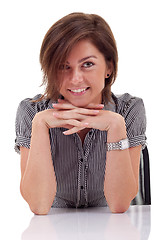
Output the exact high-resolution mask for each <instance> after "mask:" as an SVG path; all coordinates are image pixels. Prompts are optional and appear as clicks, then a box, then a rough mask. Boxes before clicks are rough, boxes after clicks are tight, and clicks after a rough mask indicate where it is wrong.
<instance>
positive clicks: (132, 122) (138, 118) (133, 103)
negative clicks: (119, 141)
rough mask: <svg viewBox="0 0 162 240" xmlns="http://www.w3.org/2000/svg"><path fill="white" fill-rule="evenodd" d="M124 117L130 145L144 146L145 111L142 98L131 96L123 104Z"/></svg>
mask: <svg viewBox="0 0 162 240" xmlns="http://www.w3.org/2000/svg"><path fill="white" fill-rule="evenodd" d="M124 118H125V122H126V128H127V136H128V139H129V144H130V147H135V146H138V145H142V149H144V148H145V146H146V135H145V134H146V113H145V107H144V103H143V100H142V99H141V98H137V97H132V98H130V99H129V101H128V102H126V103H125V106H124Z"/></svg>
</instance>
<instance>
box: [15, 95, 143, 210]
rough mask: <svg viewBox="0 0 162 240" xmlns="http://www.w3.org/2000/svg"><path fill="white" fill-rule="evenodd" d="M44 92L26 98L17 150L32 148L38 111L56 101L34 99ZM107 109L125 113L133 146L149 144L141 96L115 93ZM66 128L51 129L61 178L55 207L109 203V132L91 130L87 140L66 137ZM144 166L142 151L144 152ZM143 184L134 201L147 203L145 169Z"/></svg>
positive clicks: (20, 114) (20, 115)
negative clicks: (106, 177) (106, 180)
mask: <svg viewBox="0 0 162 240" xmlns="http://www.w3.org/2000/svg"><path fill="white" fill-rule="evenodd" d="M40 96H41V95H37V96H35V97H34V98H27V99H25V100H23V101H22V102H21V103H20V104H19V106H18V110H17V115H16V139H15V150H16V152H18V153H20V146H24V147H26V148H30V140H31V129H32V120H33V118H34V116H35V114H36V113H38V112H40V111H43V110H46V109H52V103H53V102H52V100H47V99H44V100H42V101H39V102H32V101H31V100H36V99H38V98H39V97H40ZM103 109H104V110H109V111H113V112H116V113H119V114H121V115H122V116H123V117H124V119H125V123H126V129H127V137H128V139H129V145H130V147H135V146H138V145H141V146H142V149H144V148H145V145H146V136H145V131H146V116H145V108H144V104H143V101H142V99H141V98H137V97H133V96H131V95H130V94H128V93H125V94H123V95H120V96H116V95H114V94H112V102H111V103H109V104H108V105H105V106H104V108H103ZM65 130H66V129H65V128H62V127H60V128H51V129H49V134H50V144H51V155H52V161H53V166H54V171H55V175H56V181H57V192H56V196H55V199H54V202H53V205H52V207H93V206H107V202H106V199H105V196H104V175H105V164H106V141H107V132H106V131H100V130H98V129H91V130H90V131H89V132H88V133H87V135H86V137H85V139H84V143H83V144H82V141H81V139H80V137H79V135H78V134H77V133H75V134H72V135H68V136H65V135H64V134H63V131H65ZM141 165H142V151H141ZM140 174H141V176H140V178H139V179H140V183H139V184H140V186H139V192H138V194H137V196H136V198H135V199H134V200H133V201H132V204H143V203H144V200H143V198H142V195H143V194H142V187H141V186H142V182H141V181H142V174H143V173H142V172H140Z"/></svg>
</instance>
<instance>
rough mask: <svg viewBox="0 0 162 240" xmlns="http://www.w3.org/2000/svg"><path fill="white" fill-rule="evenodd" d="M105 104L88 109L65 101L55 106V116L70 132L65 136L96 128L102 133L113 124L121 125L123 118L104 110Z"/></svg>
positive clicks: (60, 101)
mask: <svg viewBox="0 0 162 240" xmlns="http://www.w3.org/2000/svg"><path fill="white" fill-rule="evenodd" d="M103 107H104V105H103V104H89V105H88V106H86V108H82V107H76V106H74V105H72V104H71V103H69V102H67V101H65V100H59V101H58V103H56V104H53V108H54V110H55V111H54V112H53V115H54V117H55V118H56V119H58V120H59V119H60V120H62V123H63V124H62V127H64V128H68V129H69V130H66V131H64V132H63V133H64V134H65V135H70V134H73V133H77V132H79V131H81V130H83V129H85V128H95V129H99V130H101V131H109V129H110V128H111V126H112V124H113V125H114V124H117V125H120V124H121V122H123V118H122V116H121V115H120V114H117V113H114V112H111V111H108V110H103Z"/></svg>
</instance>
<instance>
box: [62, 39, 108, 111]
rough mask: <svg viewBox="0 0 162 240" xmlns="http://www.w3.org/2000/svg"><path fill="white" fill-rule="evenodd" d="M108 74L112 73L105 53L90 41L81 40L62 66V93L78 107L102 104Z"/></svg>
mask: <svg viewBox="0 0 162 240" xmlns="http://www.w3.org/2000/svg"><path fill="white" fill-rule="evenodd" d="M107 74H111V69H108V68H107V64H106V61H105V58H104V56H103V54H102V53H101V52H100V51H99V50H98V49H97V48H96V47H95V46H94V45H93V44H92V43H91V42H90V41H88V40H81V41H79V42H78V43H77V44H76V45H75V46H74V47H73V49H72V50H71V52H70V54H69V56H68V58H67V62H65V63H63V64H62V65H61V66H60V69H59V79H60V81H61V82H62V84H61V88H60V94H61V95H62V96H64V98H65V100H67V101H69V102H70V103H72V104H73V105H75V106H77V107H86V106H87V105H88V104H89V103H97V104H100V103H101V101H102V90H103V88H104V86H105V78H106V77H107Z"/></svg>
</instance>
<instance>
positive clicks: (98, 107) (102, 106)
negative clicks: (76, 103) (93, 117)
mask: <svg viewBox="0 0 162 240" xmlns="http://www.w3.org/2000/svg"><path fill="white" fill-rule="evenodd" d="M86 108H88V109H91V108H92V109H102V108H104V104H95V103H90V104H88V105H87V106H86Z"/></svg>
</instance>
